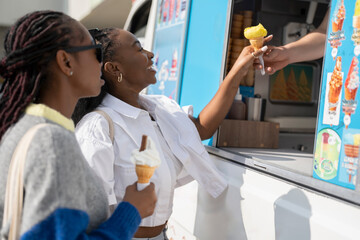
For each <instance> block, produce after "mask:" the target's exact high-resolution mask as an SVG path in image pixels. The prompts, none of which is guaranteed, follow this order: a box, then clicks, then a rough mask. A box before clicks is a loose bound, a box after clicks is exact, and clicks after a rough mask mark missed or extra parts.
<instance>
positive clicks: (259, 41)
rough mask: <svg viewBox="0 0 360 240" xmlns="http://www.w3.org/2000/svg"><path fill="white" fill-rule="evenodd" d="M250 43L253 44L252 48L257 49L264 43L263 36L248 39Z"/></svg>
mask: <svg viewBox="0 0 360 240" xmlns="http://www.w3.org/2000/svg"><path fill="white" fill-rule="evenodd" d="M249 41H250V44H251V46H253V48H254V50H255V51H257V50H259V49H260V48H262V47H263V45H264V37H259V38H255V39H250V40H249Z"/></svg>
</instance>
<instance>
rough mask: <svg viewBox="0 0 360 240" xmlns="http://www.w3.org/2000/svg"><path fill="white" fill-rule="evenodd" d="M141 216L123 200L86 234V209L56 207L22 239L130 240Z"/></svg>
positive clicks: (87, 218)
mask: <svg viewBox="0 0 360 240" xmlns="http://www.w3.org/2000/svg"><path fill="white" fill-rule="evenodd" d="M140 222H141V217H140V215H139V213H138V211H137V210H136V208H135V207H134V206H133V205H131V204H130V203H128V202H121V203H120V204H119V205H118V207H117V208H116V210H115V212H114V213H113V215H112V216H111V217H110V218H109V219H108V220H107V221H106V222H104V223H103V224H101V225H100V226H99V227H98V228H97V229H94V230H93V231H91V232H90V233H86V228H87V225H88V223H89V217H88V215H87V214H86V212H83V211H79V210H74V209H57V210H56V211H54V212H53V213H52V214H51V215H50V216H49V217H47V218H46V219H44V220H43V221H41V222H40V223H39V224H37V225H35V226H34V227H33V228H31V229H30V230H29V231H27V232H25V233H24V234H23V235H22V236H21V240H35V239H58V240H62V239H64V240H65V239H66V240H71V239H76V240H85V239H94V240H95V239H104V240H113V239H118V240H130V239H131V238H132V237H133V235H134V234H135V232H136V230H137V228H138V226H139V224H140Z"/></svg>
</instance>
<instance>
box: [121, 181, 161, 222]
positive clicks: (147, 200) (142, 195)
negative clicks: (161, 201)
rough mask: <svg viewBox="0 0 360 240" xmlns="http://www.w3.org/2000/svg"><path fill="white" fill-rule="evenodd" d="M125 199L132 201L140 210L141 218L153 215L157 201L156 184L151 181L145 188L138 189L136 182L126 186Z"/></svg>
mask: <svg viewBox="0 0 360 240" xmlns="http://www.w3.org/2000/svg"><path fill="white" fill-rule="evenodd" d="M123 201H125V202H129V203H131V204H132V205H133V206H134V207H135V208H136V209H137V210H138V211H139V214H140V216H141V218H145V217H148V216H151V215H152V214H153V213H154V209H155V205H156V202H157V197H156V194H155V185H154V184H153V183H150V185H149V186H147V187H146V188H145V189H144V190H142V191H138V190H137V188H136V183H134V184H132V185H130V186H128V187H127V188H126V192H125V196H124V200H123Z"/></svg>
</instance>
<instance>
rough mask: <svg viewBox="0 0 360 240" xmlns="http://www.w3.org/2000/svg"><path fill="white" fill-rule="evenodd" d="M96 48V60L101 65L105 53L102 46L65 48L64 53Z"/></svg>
mask: <svg viewBox="0 0 360 240" xmlns="http://www.w3.org/2000/svg"><path fill="white" fill-rule="evenodd" d="M93 48H95V50H96V59H97V60H98V61H99V63H101V62H102V61H103V52H102V45H101V44H93V45H88V46H80V47H68V48H64V51H66V52H68V53H74V52H81V51H86V50H90V49H93Z"/></svg>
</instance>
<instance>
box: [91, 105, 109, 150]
mask: <svg viewBox="0 0 360 240" xmlns="http://www.w3.org/2000/svg"><path fill="white" fill-rule="evenodd" d="M94 112H96V113H99V114H100V115H102V116H103V117H104V118H105V119H106V121H107V122H108V123H109V134H110V139H111V142H112V144H114V122H113V120H112V119H111V117H110V116H109V114H107V113H106V112H105V111H103V110H100V109H96V110H95V111H94Z"/></svg>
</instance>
